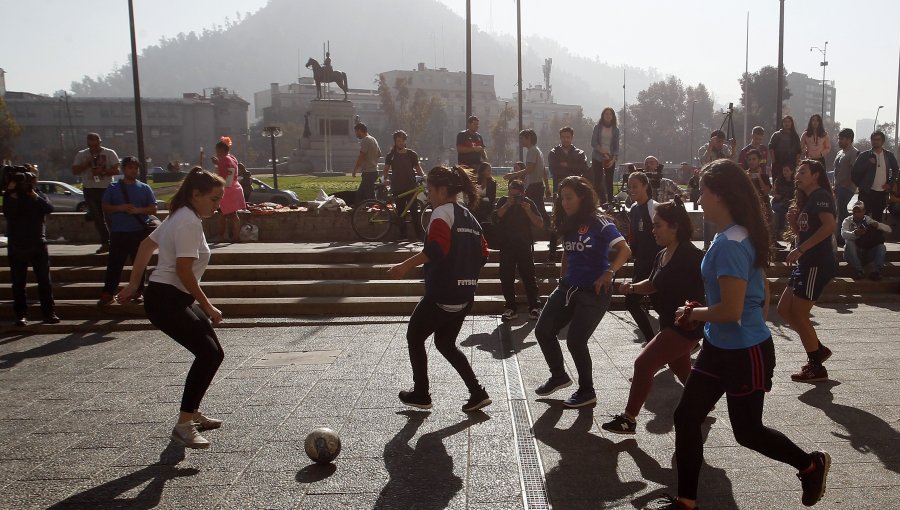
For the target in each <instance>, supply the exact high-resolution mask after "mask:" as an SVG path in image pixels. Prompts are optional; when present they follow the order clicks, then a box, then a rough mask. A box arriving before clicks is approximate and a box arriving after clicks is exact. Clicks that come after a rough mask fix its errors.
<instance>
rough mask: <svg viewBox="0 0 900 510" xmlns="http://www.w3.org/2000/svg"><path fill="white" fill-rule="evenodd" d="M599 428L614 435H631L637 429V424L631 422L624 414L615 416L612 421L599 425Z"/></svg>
mask: <svg viewBox="0 0 900 510" xmlns="http://www.w3.org/2000/svg"><path fill="white" fill-rule="evenodd" d="M600 428H601V429H603V430H606V431H608V432H612V433H614V434H628V435H633V434H634V432H635V430H636V429H637V422H636V421H631V420H629V419H628V417H627V416H625V413H622V414H617V415H616V416H614V417H613V419H612V420H610V421H608V422H606V423H604V424H603V425H600Z"/></svg>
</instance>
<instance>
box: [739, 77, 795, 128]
mask: <svg viewBox="0 0 900 510" xmlns="http://www.w3.org/2000/svg"><path fill="white" fill-rule="evenodd" d="M783 77H784V80H783V82H782V83H783V84H784V89H783V90H782V99H783V102H782V107H783V106H784V101H787V100H788V99H790V97H791V95H792V94H791V91H790V89H788V87H787V70H786V69H785V70H784V76H783ZM738 82H739V83H740V84H741V90H742V91H743V90H744V82H747V95H749V96H750V97H749V98H747V97H744V94H743V92H742V93H741V105H742V106H743V107H744V110H745V111H746V113H747V125H748V126H750V127H753V126H763V127H764V128H766V131H769V129H770V128H773V126H774V129H773V131H774V130H778V129H781V119H777V118H776V117H777V115H778V68H776V67H772V66H765V67H763V68H762V69H760V70H759V71H756V72H755V73H749V74H746V73H745V74H744V76H742V77H741V78H740V79H739V80H738Z"/></svg>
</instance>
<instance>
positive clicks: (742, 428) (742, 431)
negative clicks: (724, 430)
mask: <svg viewBox="0 0 900 510" xmlns="http://www.w3.org/2000/svg"><path fill="white" fill-rule="evenodd" d="M731 426H732V430H733V431H734V440H735V441H737V443H738V444H739V445H741V446H743V447H744V448H750V449H754V446H756V443H757V440H758V439H759V437H760V429H761V428H762V425H758V426H756V425H747V424H741V425H738V426H734V423H733V422H732V425H731Z"/></svg>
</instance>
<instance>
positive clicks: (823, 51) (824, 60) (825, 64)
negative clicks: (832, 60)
mask: <svg viewBox="0 0 900 510" xmlns="http://www.w3.org/2000/svg"><path fill="white" fill-rule="evenodd" d="M812 50H819V53H821V54H822V61H821V62H819V65H820V66H822V128H823V129H824V127H825V68H826V67H828V59H827V58H826V56H825V55H826V54H827V52H828V41H825V47H824V48H819V47H818V46H812V47H810V48H809V51H812Z"/></svg>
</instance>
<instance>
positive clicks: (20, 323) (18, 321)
mask: <svg viewBox="0 0 900 510" xmlns="http://www.w3.org/2000/svg"><path fill="white" fill-rule="evenodd" d="M26 324H28V321H27V320H25V317H19V318H18V319H16V326H25V325H26Z"/></svg>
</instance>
